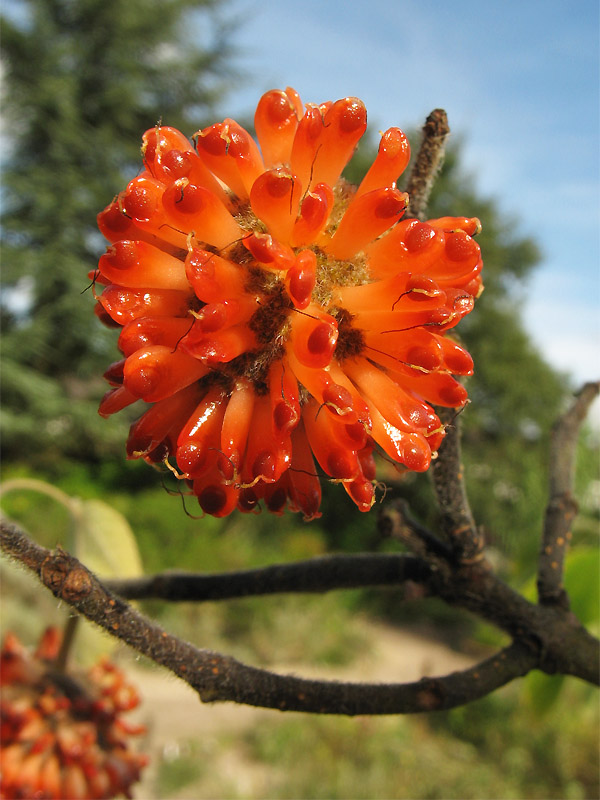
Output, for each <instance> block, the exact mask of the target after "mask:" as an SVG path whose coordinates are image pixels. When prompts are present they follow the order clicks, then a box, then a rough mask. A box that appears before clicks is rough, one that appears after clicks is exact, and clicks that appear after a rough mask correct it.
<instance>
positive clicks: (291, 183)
mask: <svg viewBox="0 0 600 800" xmlns="http://www.w3.org/2000/svg"><path fill="white" fill-rule="evenodd" d="M301 196H302V186H301V184H300V181H299V180H298V178H297V177H296V176H295V175H294V174H293V173H292V172H290V171H289V170H286V169H284V168H283V167H277V169H272V170H269V172H263V174H262V175H261V176H260V177H259V178H257V180H256V181H255V182H254V185H253V186H252V189H251V191H250V205H251V206H252V211H254V213H255V214H256V216H257V217H258V218H259V219H261V220H262V221H263V222H264V223H265V225H266V226H267V227H268V229H269V231H271V232H272V235H273V236H274V237H275V238H276V239H280V240H281V241H284V242H285V241H288V240H289V238H290V235H291V233H292V229H293V227H294V223H295V221H296V217H297V215H298V206H299V204H300V198H301Z"/></svg>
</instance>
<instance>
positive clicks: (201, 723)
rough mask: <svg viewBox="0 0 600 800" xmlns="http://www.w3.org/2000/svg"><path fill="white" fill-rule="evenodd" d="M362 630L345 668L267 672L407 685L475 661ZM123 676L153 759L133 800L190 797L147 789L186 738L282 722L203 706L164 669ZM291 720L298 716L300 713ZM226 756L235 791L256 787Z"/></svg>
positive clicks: (256, 768)
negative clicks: (139, 706) (131, 685)
mask: <svg viewBox="0 0 600 800" xmlns="http://www.w3.org/2000/svg"><path fill="white" fill-rule="evenodd" d="M364 626H365V634H366V638H367V640H368V641H369V642H370V647H369V649H368V651H367V652H364V653H363V654H361V656H360V657H359V658H358V659H357V660H356V661H355V662H354V663H353V664H351V665H350V666H348V667H344V668H337V669H333V668H322V667H321V668H314V667H309V666H304V665H303V666H299V665H298V664H294V665H293V666H291V665H286V664H278V665H273V667H272V669H273V670H274V671H277V672H281V673H294V674H296V675H302V676H305V677H322V678H328V679H335V680H347V681H349V680H354V681H367V680H368V681H381V682H384V681H386V682H388V681H394V682H407V681H414V680H418V679H419V678H422V677H423V676H425V675H443V674H447V673H448V672H452V671H455V670H459V669H464V668H465V667H468V666H470V665H472V664H474V663H475V661H476V660H478V659H476V658H475V657H473V656H468V655H464V654H462V653H457V652H455V651H453V650H451V649H450V648H448V647H446V646H445V645H444V644H441V643H439V642H436V641H433V640H431V639H428V638H426V637H425V636H420V635H418V634H415V633H413V632H409V631H403V630H399V629H397V628H392V627H389V626H386V625H382V624H380V623H373V622H370V621H369V622H368V623H367V622H366V621H365V622H364ZM128 675H129V676H130V677H131V679H132V680H133V681H134V682H135V684H136V685H137V686H138V688H139V690H140V692H141V694H142V696H143V698H144V706H143V708H144V711H143V713H142V719H143V721H144V723H145V724H146V725H147V727H148V737H147V740H146V742H145V746H144V750H145V752H147V753H148V754H149V755H150V756H151V759H152V761H151V764H152V766H151V767H149V768H148V769H147V770H146V774H145V776H144V781H143V783H142V784H140V785H138V787H137V788H136V791H135V797H136V798H137V799H138V800H175V797H177V798H188V797H189V798H193V797H194V794H193V793H192V794H189V793H188V792H187V791H183V792H182V793H178V794H177V795H176V796H175V795H173V798H168V799H167V798H156V797H155V796H154V794H153V789H152V787H153V786H154V785H155V776H156V768H157V765H158V764H159V763H160V761H161V760H162V759H167V760H170V759H171V760H172V759H176V758H177V757H179V755H180V754H182V753H185V751H186V743H187V742H189V741H190V740H193V739H197V738H198V737H199V736H202V737H203V738H204V739H207V738H214V737H217V736H220V735H223V734H232V735H236V734H240V733H243V732H244V731H246V730H248V729H250V728H251V727H252V726H255V725H257V724H258V723H259V722H260V721H261V720H266V719H267V718H270V719H273V718H281V712H279V711H271V710H268V709H257V708H251V707H248V706H237V705H234V704H233V703H223V704H215V705H203V704H202V703H201V702H200V701H199V700H198V696H197V695H196V693H195V692H194V691H193V690H192V689H190V687H188V686H187V685H186V684H185V683H183V682H182V681H179V680H177V679H176V678H174V677H171V676H170V675H169V674H168V673H167V672H166V671H164V670H160V669H156V670H153V669H143V668H139V667H134V668H133V669H131V668H128ZM288 713H289V712H288ZM294 716H296V717H297V718H298V719H302V718H303V715H301V714H295V715H294ZM228 757H229V758H233V759H234V760H235V770H234V772H235V774H236V783H238V784H240V782H241V784H240V787H239V788H240V792H241V793H242V794H243V793H244V792H245V791H248V792H249V793H251V790H253V789H256V786H257V785H258V786H260V785H261V781H262V780H263V779H264V776H263V775H262V768H261V766H260V765H256V764H251V763H248V764H245V763H244V759H243V757H242V756H241V754H240V753H235V754H231V753H230V754H229V755H228V754H227V753H220V754H219V763H220V768H221V769H224V768H226V766H227V765H226V763H224V762H226V761H227V758H228ZM228 771H229V770H228ZM192 791H193V790H192Z"/></svg>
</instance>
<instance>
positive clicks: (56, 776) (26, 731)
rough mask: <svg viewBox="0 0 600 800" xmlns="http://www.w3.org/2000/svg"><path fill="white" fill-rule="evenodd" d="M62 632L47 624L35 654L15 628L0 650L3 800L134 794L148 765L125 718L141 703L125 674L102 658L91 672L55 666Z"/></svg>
mask: <svg viewBox="0 0 600 800" xmlns="http://www.w3.org/2000/svg"><path fill="white" fill-rule="evenodd" d="M61 641H62V635H61V633H60V632H59V631H58V630H57V629H56V628H48V630H47V631H46V632H45V633H44V635H43V636H42V639H41V641H40V644H39V645H38V648H37V650H36V652H35V653H30V652H29V651H28V650H27V649H26V648H25V647H23V645H22V644H21V643H20V641H19V640H18V638H17V637H16V636H15V635H14V634H13V633H8V634H7V635H6V638H5V640H4V644H3V647H2V651H1V652H0V669H1V672H0V712H1V713H0V743H1V745H2V750H1V753H0V797H2V798H6V800H11V798H23V797H35V798H43V800H61V798H75V797H77V798H82V800H83V799H84V798H90V800H92V799H93V798H107V797H123V796H125V797H131V793H130V789H131V786H132V785H133V784H134V783H135V782H136V781H138V780H139V777H140V771H141V770H142V769H143V767H144V766H146V764H147V763H148V759H147V758H146V756H142V755H139V754H137V753H135V752H133V751H132V750H131V749H130V747H129V742H128V738H129V737H130V736H132V735H139V734H141V733H144V730H145V729H144V728H143V727H141V726H136V725H131V724H128V723H127V722H125V721H124V720H123V718H122V715H123V713H124V712H127V711H129V710H131V709H133V708H135V706H137V705H138V703H139V698H138V695H137V692H136V690H135V689H134V688H133V686H131V685H130V684H128V683H127V682H126V681H125V677H124V675H123V673H122V672H121V671H120V670H119V669H118V668H117V667H115V666H114V665H113V664H111V663H110V662H108V661H101V662H100V663H98V664H96V665H95V666H94V667H92V669H90V670H89V671H88V672H87V673H71V672H69V673H67V672H64V671H59V670H57V669H56V667H55V663H54V662H55V661H56V657H57V655H58V651H59V647H60V644H61Z"/></svg>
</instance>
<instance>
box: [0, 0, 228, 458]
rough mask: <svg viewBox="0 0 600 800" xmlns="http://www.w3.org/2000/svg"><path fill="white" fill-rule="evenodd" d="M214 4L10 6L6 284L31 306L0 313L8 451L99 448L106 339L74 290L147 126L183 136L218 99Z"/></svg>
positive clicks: (6, 35)
mask: <svg viewBox="0 0 600 800" xmlns="http://www.w3.org/2000/svg"><path fill="white" fill-rule="evenodd" d="M218 6H219V7H222V4H219V3H218V2H217V0H128V1H127V2H126V3H123V2H121V1H120V0H27V2H22V3H19V4H9V5H8V6H7V7H6V12H7V17H8V18H7V19H4V20H3V55H4V62H5V68H6V101H5V115H6V117H7V120H8V125H7V132H8V138H9V144H10V156H9V158H7V163H6V168H5V173H4V192H5V202H4V207H5V213H4V219H3V233H2V239H3V241H2V245H3V268H4V269H3V273H4V274H3V281H4V287H5V289H6V288H8V289H10V288H11V287H12V288H15V287H16V288H17V289H18V292H19V296H21V297H23V296H24V295H25V294H27V299H28V301H29V302H28V303H27V309H26V311H25V313H24V314H23V315H21V317H20V318H19V316H18V315H15V313H14V305H13V306H12V307H11V304H10V303H8V305H7V307H5V308H4V309H3V311H4V314H3V338H4V348H3V354H4V363H3V374H4V396H3V403H4V408H5V415H4V426H3V427H4V430H3V440H4V447H5V451H6V453H7V454H9V455H13V456H15V455H18V454H19V453H23V452H26V451H28V450H30V449H31V448H35V449H36V450H38V451H44V450H45V449H46V448H48V447H50V448H51V449H53V450H54V451H55V452H56V453H59V452H65V451H67V452H70V453H71V454H74V453H78V454H80V455H83V456H90V455H94V454H98V447H97V445H98V442H99V441H102V439H104V442H105V443H106V433H107V429H106V428H104V434H105V436H104V437H99V436H97V435H95V434H97V432H98V428H97V425H96V414H95V411H94V410H93V406H94V405H95V403H96V402H97V396H98V387H97V385H96V386H95V387H94V386H93V384H92V385H90V382H89V378H90V376H92V375H94V374H97V373H98V371H100V372H101V371H102V370H99V366H100V365H101V364H103V363H106V358H107V354H109V353H110V352H111V351H112V349H113V348H114V342H113V339H114V337H111V336H110V335H107V333H106V332H105V331H103V330H102V329H101V326H99V325H98V324H97V322H96V321H95V320H94V318H93V315H91V314H90V303H89V301H88V300H87V298H85V297H82V296H81V292H82V290H83V289H84V288H85V286H86V277H85V276H86V272H87V271H88V270H93V269H94V267H95V265H96V263H97V258H98V255H99V253H101V252H102V250H103V249H104V245H105V243H104V241H103V239H102V237H101V236H100V235H99V234H98V233H97V229H96V222H95V218H96V214H97V213H98V211H100V210H101V209H102V208H103V207H104V206H105V205H106V204H107V203H108V202H110V200H111V198H112V197H113V196H114V194H115V191H116V188H117V187H120V186H121V185H122V184H123V182H124V180H125V179H126V178H131V177H133V175H134V174H135V171H136V170H137V169H138V163H139V143H140V138H141V134H142V133H143V131H144V130H146V129H147V128H149V127H152V126H153V125H154V124H156V123H157V121H158V120H159V118H161V117H162V118H163V119H164V120H165V122H167V121H168V123H169V124H173V125H175V126H178V127H180V128H181V129H182V130H185V131H186V132H188V133H189V134H191V133H193V132H194V131H195V130H197V129H198V127H201V125H202V123H203V122H205V121H206V119H207V112H208V110H209V109H210V108H211V107H212V106H213V105H214V104H215V102H216V101H217V100H218V99H219V98H220V96H221V94H222V92H223V90H224V88H225V87H226V85H227V75H228V74H229V75H231V73H230V72H229V73H228V65H229V62H230V59H229V51H228V44H227V41H228V37H227V27H226V24H225V22H224V20H223V15H222V13H221V12H218V11H217V7H218ZM7 296H10V295H9V294H6V293H5V298H6V297H7ZM13 296H14V295H13ZM5 305H6V304H5ZM90 393H93V394H94V395H95V397H94V401H93V403H92V402H90V401H89V400H88V397H89V395H90ZM98 422H99V420H98ZM94 440H96V443H95V442H94Z"/></svg>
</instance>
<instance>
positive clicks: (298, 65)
mask: <svg viewBox="0 0 600 800" xmlns="http://www.w3.org/2000/svg"><path fill="white" fill-rule="evenodd" d="M234 6H235V9H236V11H237V13H238V15H239V17H240V27H239V29H238V31H237V32H236V34H235V42H236V44H237V48H238V66H239V67H240V68H241V69H242V70H243V72H244V73H245V75H246V82H245V85H244V86H242V87H241V88H238V89H236V91H235V92H233V93H232V94H230V95H229V96H228V98H227V102H226V106H225V107H224V109H223V110H224V112H225V113H226V115H227V116H234V117H235V116H236V115H239V116H241V115H242V114H246V115H250V114H252V112H253V108H254V106H255V104H256V101H257V99H258V97H259V96H260V94H261V93H262V92H263V91H266V90H267V89H271V88H275V87H277V88H284V87H285V86H286V85H291V86H293V87H294V88H296V89H297V90H298V91H299V92H300V95H301V97H302V98H303V100H305V101H309V102H321V101H323V100H335V99H337V98H339V97H344V96H346V95H356V96H358V97H360V98H361V99H362V100H363V101H364V102H365V104H366V106H367V109H368V112H369V124H370V125H371V126H372V127H373V128H374V131H375V132H376V131H378V130H384V129H385V128H387V127H389V126H391V125H398V126H400V127H406V128H411V127H413V128H414V127H416V126H420V125H421V124H422V122H423V120H424V119H425V117H426V116H427V114H428V113H429V112H430V111H431V110H432V109H433V108H436V107H442V108H445V109H446V111H447V112H448V115H449V120H450V124H451V126H452V129H453V131H454V134H455V135H456V136H460V137H461V139H462V140H463V141H464V147H463V154H464V160H465V166H466V167H467V169H468V171H469V172H471V173H472V174H473V175H475V176H476V185H477V187H478V189H479V191H480V192H481V193H483V194H484V195H486V196H493V197H496V198H498V200H499V204H500V208H501V209H502V210H503V211H504V212H505V213H506V215H507V217H509V218H511V219H516V220H518V225H519V231H520V232H521V233H522V234H525V235H532V236H533V237H535V239H536V240H537V241H538V243H539V244H540V246H541V248H542V251H543V253H544V259H543V263H542V264H541V265H540V267H539V268H538V270H537V271H536V273H535V275H534V277H533V278H532V279H531V280H530V281H529V283H528V285H527V293H526V302H525V306H524V311H525V321H526V325H527V327H528V329H529V331H530V332H531V334H532V336H533V337H534V339H535V341H536V343H537V344H538V345H539V347H540V349H542V351H543V353H544V355H545V356H546V358H547V359H548V360H549V361H550V363H552V364H553V365H554V366H556V367H558V368H560V369H561V370H564V371H567V372H569V373H570V374H571V375H572V376H573V378H574V381H575V382H576V383H577V382H581V381H584V380H593V379H597V378H598V376H599V375H600V356H599V353H600V321H599V319H600V314H599V309H600V278H599V272H600V251H599V239H598V230H599V223H598V220H599V183H600V182H599V150H598V144H599V123H598V108H599V94H598V89H599V84H598V48H599V42H598V26H599V18H598V17H599V12H598V3H597V0H570V2H566V1H562V0H560V1H559V0H522V2H516V0H505V1H504V2H499V0H496V1H494V0H491V1H488V2H474V0H462V2H461V3H451V2H441V0H437V1H434V0H420V1H418V2H417V1H416V0H370V2H363V0H347V1H346V2H342V0H302V2H291V0H238V2H236V3H235V4H234ZM484 257H485V254H484Z"/></svg>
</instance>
